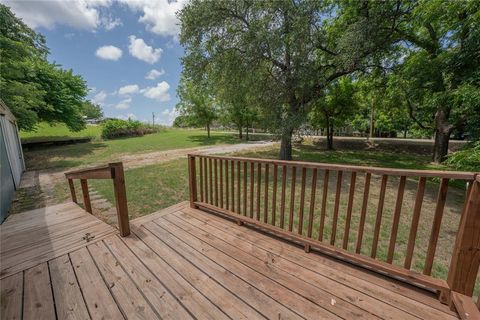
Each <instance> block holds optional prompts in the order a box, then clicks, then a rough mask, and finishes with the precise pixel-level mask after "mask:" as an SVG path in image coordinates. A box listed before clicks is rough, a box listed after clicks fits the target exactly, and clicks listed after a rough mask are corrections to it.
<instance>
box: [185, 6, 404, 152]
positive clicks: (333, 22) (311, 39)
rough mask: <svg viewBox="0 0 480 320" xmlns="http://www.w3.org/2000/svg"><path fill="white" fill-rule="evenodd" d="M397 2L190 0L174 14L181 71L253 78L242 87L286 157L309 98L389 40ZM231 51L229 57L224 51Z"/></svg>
mask: <svg viewBox="0 0 480 320" xmlns="http://www.w3.org/2000/svg"><path fill="white" fill-rule="evenodd" d="M401 6H402V2H400V1H384V2H371V1H340V0H339V1H300V2H298V1H287V0H284V1H277V0H268V1H267V0H265V1H246V0H245V1H214V0H205V1H202V0H194V1H192V2H190V3H189V4H188V5H186V6H185V7H184V9H183V10H182V11H181V12H180V14H179V17H180V21H181V35H180V40H181V43H182V45H183V46H184V47H185V51H186V55H185V57H184V58H183V65H184V71H183V72H184V74H185V75H188V77H189V78H191V79H203V78H204V76H205V74H206V73H208V72H209V70H216V71H217V72H222V70H223V72H224V75H225V77H227V76H232V77H234V78H236V79H240V78H241V76H244V77H245V78H246V79H248V80H250V79H255V84H254V85H253V86H250V89H249V93H250V95H251V97H253V98H254V100H255V101H256V103H257V104H258V105H259V106H261V108H262V109H263V110H262V114H268V115H270V116H269V122H270V127H271V129H273V130H275V131H276V132H278V133H279V134H280V136H281V147H280V155H279V157H280V159H291V157H292V134H293V132H294V130H296V129H298V128H299V126H300V125H301V124H302V123H303V122H304V121H305V119H306V114H307V111H308V108H309V106H310V103H311V102H313V101H316V100H317V99H318V98H319V97H321V96H322V94H323V90H324V89H325V88H326V87H327V86H328V85H329V84H330V83H332V82H334V81H335V80H337V79H338V78H339V77H342V76H344V75H347V74H351V73H353V72H356V71H358V70H362V69H364V68H366V67H367V66H368V64H369V63H370V59H369V58H371V57H372V56H374V55H375V54H377V53H378V52H380V51H382V50H384V49H387V48H389V47H390V44H391V42H392V41H393V40H394V39H393V37H392V33H393V28H394V27H395V26H396V23H397V20H398V18H399V17H400V16H401V15H402V14H403V12H402V10H400V9H401V8H400V7H401ZM232 53H234V54H235V56H236V57H237V58H236V59H230V58H229V57H231V56H232ZM236 66H241V67H239V68H236ZM244 70H248V73H245V72H244ZM231 72H234V73H235V74H232V73H231ZM240 72H241V74H240V75H239V73H240ZM195 81H198V80H195Z"/></svg>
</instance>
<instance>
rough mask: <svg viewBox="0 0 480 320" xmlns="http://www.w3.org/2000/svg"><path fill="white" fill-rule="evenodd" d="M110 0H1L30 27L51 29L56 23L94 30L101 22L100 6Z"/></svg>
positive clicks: (109, 3)
mask: <svg viewBox="0 0 480 320" xmlns="http://www.w3.org/2000/svg"><path fill="white" fill-rule="evenodd" d="M112 2H113V1H111V0H75V1H63V0H49V1H15V0H2V3H4V4H6V5H7V6H9V7H11V8H12V10H13V12H15V14H16V15H17V16H19V17H20V18H22V19H23V21H24V22H25V23H26V24H27V25H29V26H30V27H32V28H37V27H44V28H47V29H52V28H54V27H55V25H57V24H61V25H68V26H71V27H74V28H77V29H86V30H95V29H96V28H98V27H99V26H100V25H101V24H102V23H101V20H102V18H101V16H100V10H99V8H100V7H109V6H110V5H111V4H112Z"/></svg>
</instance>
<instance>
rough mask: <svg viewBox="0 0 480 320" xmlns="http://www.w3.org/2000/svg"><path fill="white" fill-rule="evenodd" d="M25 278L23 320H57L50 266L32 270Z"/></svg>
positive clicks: (26, 272) (44, 265)
mask: <svg viewBox="0 0 480 320" xmlns="http://www.w3.org/2000/svg"><path fill="white" fill-rule="evenodd" d="M24 276H25V284H24V293H23V294H24V297H23V319H32V320H37V319H55V318H56V316H55V306H54V303H53V295H52V288H51V286H50V275H49V271H48V264H47V263H42V264H39V265H37V266H35V267H33V268H30V269H28V270H26V271H25V275H24Z"/></svg>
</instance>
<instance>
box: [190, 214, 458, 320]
mask: <svg viewBox="0 0 480 320" xmlns="http://www.w3.org/2000/svg"><path fill="white" fill-rule="evenodd" d="M182 211H183V214H187V215H193V216H195V217H196V218H197V219H199V220H201V221H203V222H207V223H208V224H210V225H213V226H215V227H217V228H218V229H220V230H223V231H225V232H228V233H229V234H233V235H236V236H237V237H238V238H240V239H243V240H248V241H250V242H252V243H254V244H255V245H257V246H259V247H260V248H264V249H266V250H268V251H270V252H272V253H274V254H278V255H281V256H282V257H284V258H286V259H289V260H290V261H293V262H296V263H297V264H299V265H301V266H302V267H307V268H310V269H311V270H313V271H316V272H321V273H322V274H332V275H336V276H337V278H338V279H339V281H340V280H343V281H344V282H345V283H351V282H358V279H360V280H361V281H362V282H363V283H368V284H369V285H371V286H373V287H372V289H371V290H366V291H365V292H369V291H371V292H372V294H374V295H376V296H377V297H378V298H379V299H383V298H386V297H385V296H384V295H385V294H388V293H390V294H388V296H390V295H392V294H393V295H395V296H396V299H401V300H400V301H397V300H393V301H392V302H395V304H396V303H397V302H401V301H402V300H403V301H406V303H414V305H412V307H414V308H423V309H425V308H426V312H427V314H430V310H431V309H432V308H433V309H437V310H439V311H441V312H442V313H446V314H450V315H455V316H456V314H455V313H454V312H452V311H451V310H450V309H449V308H448V306H446V305H444V304H441V303H439V301H438V298H437V297H436V296H435V295H434V294H433V293H431V292H428V291H425V290H422V289H420V288H416V287H413V286H411V285H408V284H405V283H402V282H401V281H398V280H394V279H391V278H387V277H384V276H382V275H379V274H376V273H375V274H374V273H373V272H371V271H369V270H367V269H361V268H358V267H355V266H352V265H350V264H348V263H345V262H342V261H338V260H335V259H332V258H330V257H326V256H323V255H321V254H311V253H305V252H304V251H303V250H299V247H298V246H296V245H294V244H292V243H288V242H285V241H279V239H276V238H274V237H271V236H269V235H268V234H264V233H262V232H258V230H256V229H254V228H248V227H247V228H245V227H243V228H239V227H238V225H237V224H236V223H235V222H234V221H229V220H226V219H224V218H222V217H219V216H216V215H214V214H209V215H205V213H203V212H202V211H199V210H193V209H190V208H188V209H183V210H182ZM336 270H341V272H336ZM356 285H358V284H356ZM363 287H364V286H361V288H363ZM366 289H367V288H366ZM377 290H378V291H377ZM385 290H386V291H385ZM405 299H406V300H405ZM418 304H420V305H418ZM407 306H408V304H407Z"/></svg>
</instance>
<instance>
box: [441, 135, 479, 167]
mask: <svg viewBox="0 0 480 320" xmlns="http://www.w3.org/2000/svg"><path fill="white" fill-rule="evenodd" d="M446 163H447V164H448V165H450V166H452V167H454V168H455V169H458V170H464V171H475V172H479V171H480V140H478V141H476V142H472V143H469V144H468V145H467V146H465V148H463V149H462V150H459V151H456V152H454V153H452V154H451V155H450V156H449V157H448V159H447V161H446Z"/></svg>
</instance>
